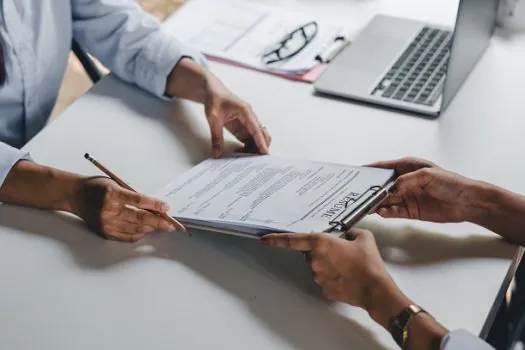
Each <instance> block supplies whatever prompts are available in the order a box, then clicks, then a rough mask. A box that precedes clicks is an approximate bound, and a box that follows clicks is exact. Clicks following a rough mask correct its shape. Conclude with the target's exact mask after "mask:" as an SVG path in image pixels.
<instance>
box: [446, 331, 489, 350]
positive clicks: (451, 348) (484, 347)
mask: <svg viewBox="0 0 525 350" xmlns="http://www.w3.org/2000/svg"><path fill="white" fill-rule="evenodd" d="M440 349H441V350H494V348H493V347H492V346H490V345H489V344H487V343H486V342H484V341H483V340H481V339H480V338H478V337H476V336H475V335H473V334H472V333H469V332H467V331H466V330H463V329H460V330H457V331H453V332H450V333H449V334H447V335H446V336H445V337H444V338H443V340H442V341H441V347H440Z"/></svg>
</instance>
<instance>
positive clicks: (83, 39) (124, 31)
mask: <svg viewBox="0 0 525 350" xmlns="http://www.w3.org/2000/svg"><path fill="white" fill-rule="evenodd" d="M71 4H72V15H73V35H74V37H75V38H76V39H77V41H78V42H79V44H80V45H81V46H82V47H83V48H84V49H85V50H86V51H88V52H89V53H90V54H92V55H94V56H95V57H97V58H98V59H99V60H100V61H101V62H102V63H103V64H104V65H105V66H107V67H108V68H109V69H110V70H111V71H112V72H114V73H115V74H116V75H117V76H118V77H120V78H121V79H123V80H125V81H127V82H131V83H135V84H136V85H138V86H139V87H141V88H143V89H145V90H146V91H149V92H151V93H153V94H154V95H156V96H159V97H165V95H164V94H165V90H166V79H167V78H168V76H169V74H170V73H171V71H172V70H173V67H174V66H175V65H176V64H177V63H178V62H179V61H180V60H181V59H182V58H184V57H188V58H191V59H193V60H195V61H196V62H198V63H199V64H201V65H203V66H206V60H205V58H204V56H203V55H201V54H200V53H199V52H197V51H195V50H192V49H191V48H189V47H187V46H185V45H183V44H181V43H180V42H178V41H177V40H176V39H175V38H174V37H173V36H172V35H170V34H168V33H166V32H164V31H163V30H161V25H160V23H159V21H158V20H157V19H156V18H155V17H153V16H152V15H150V14H148V13H147V12H145V11H144V10H142V8H141V7H140V6H139V5H138V4H137V2H136V1H135V0H72V2H71Z"/></svg>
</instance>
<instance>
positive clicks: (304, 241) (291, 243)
mask: <svg viewBox="0 0 525 350" xmlns="http://www.w3.org/2000/svg"><path fill="white" fill-rule="evenodd" d="M317 241H318V236H317V235H316V234H312V233H308V234H307V233H305V234H301V233H296V234H288V233H277V234H270V235H266V236H264V237H262V238H261V242H262V243H263V244H265V245H268V246H270V247H277V248H288V249H293V250H297V251H300V252H309V251H312V250H313V249H315V247H316V245H317Z"/></svg>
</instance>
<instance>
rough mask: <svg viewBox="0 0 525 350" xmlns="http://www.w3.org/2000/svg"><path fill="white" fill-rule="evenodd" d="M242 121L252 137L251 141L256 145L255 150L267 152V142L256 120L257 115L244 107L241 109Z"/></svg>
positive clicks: (262, 152)
mask: <svg viewBox="0 0 525 350" xmlns="http://www.w3.org/2000/svg"><path fill="white" fill-rule="evenodd" d="M242 114H243V115H242V118H241V120H242V122H243V124H244V126H245V127H246V130H248V133H249V134H250V136H251V137H252V140H253V142H254V143H255V145H256V146H257V150H258V151H259V153H261V154H268V152H269V149H268V144H267V142H266V138H265V136H264V133H263V130H262V126H261V125H260V124H259V122H258V121H257V117H256V116H255V114H254V113H253V112H252V110H251V108H250V107H245V108H243V109H242Z"/></svg>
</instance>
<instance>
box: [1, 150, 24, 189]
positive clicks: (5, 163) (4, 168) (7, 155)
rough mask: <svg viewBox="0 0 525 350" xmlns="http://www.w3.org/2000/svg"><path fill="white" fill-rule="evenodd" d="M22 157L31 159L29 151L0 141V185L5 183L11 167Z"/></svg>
mask: <svg viewBox="0 0 525 350" xmlns="http://www.w3.org/2000/svg"><path fill="white" fill-rule="evenodd" d="M22 159H26V160H30V159H31V158H30V156H29V153H27V152H25V151H20V150H18V149H16V148H14V147H11V146H9V145H7V144H5V143H3V142H0V187H2V185H3V184H4V181H5V178H6V177H7V174H9V172H10V171H11V168H12V167H13V166H14V165H15V164H16V163H17V162H18V161H19V160H22Z"/></svg>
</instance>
